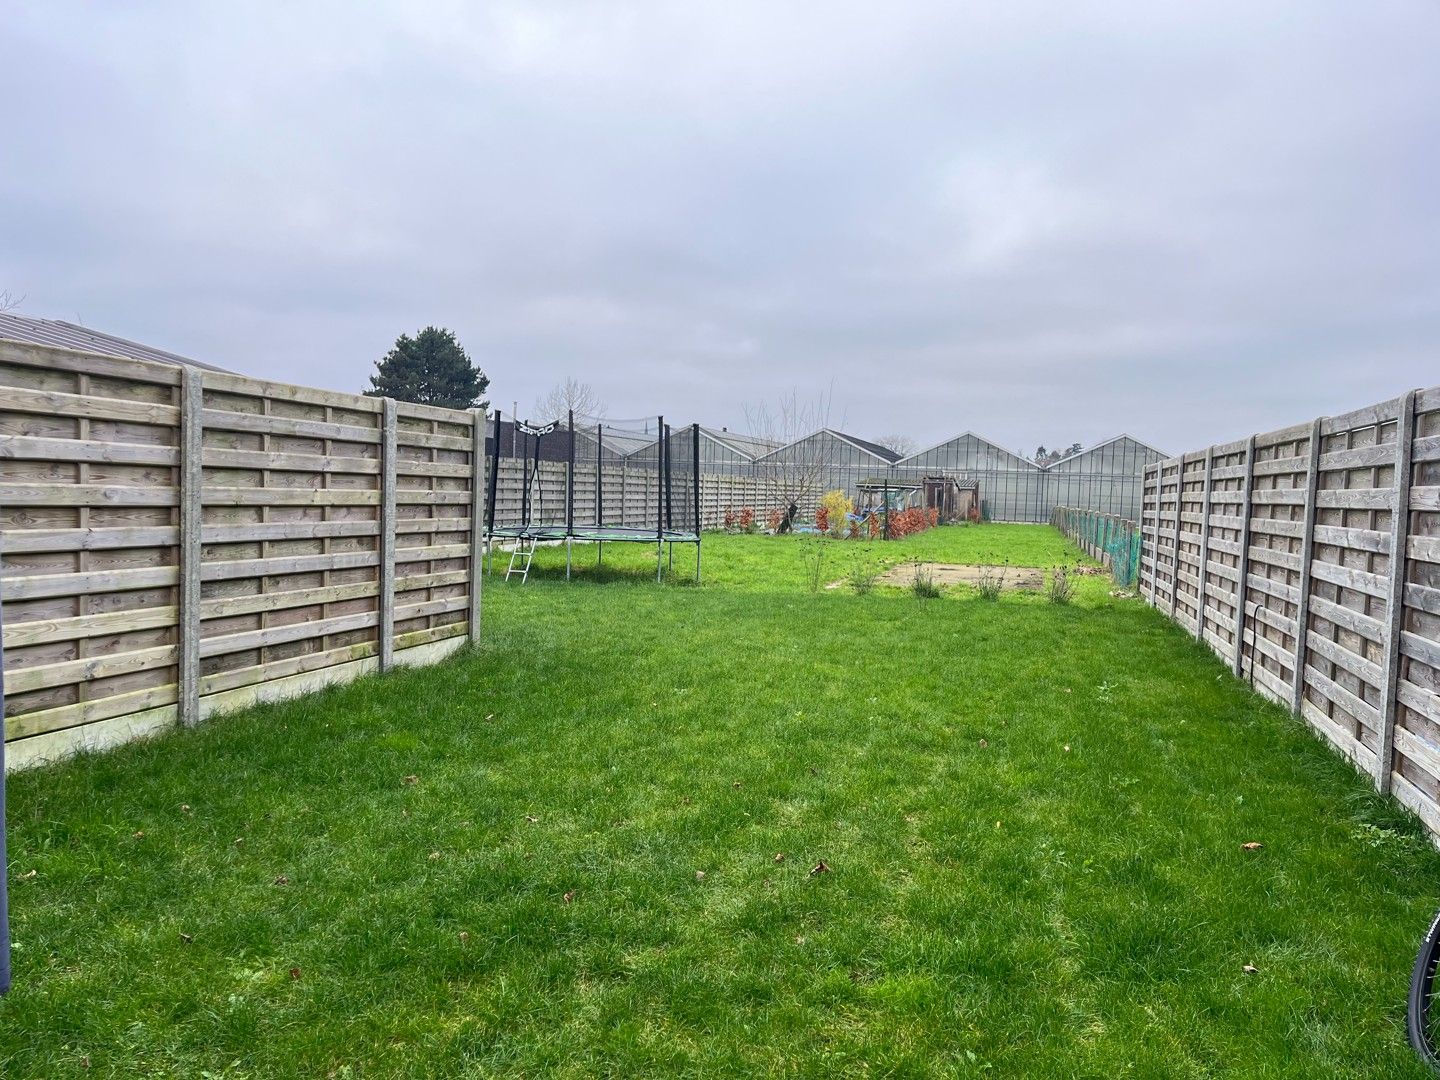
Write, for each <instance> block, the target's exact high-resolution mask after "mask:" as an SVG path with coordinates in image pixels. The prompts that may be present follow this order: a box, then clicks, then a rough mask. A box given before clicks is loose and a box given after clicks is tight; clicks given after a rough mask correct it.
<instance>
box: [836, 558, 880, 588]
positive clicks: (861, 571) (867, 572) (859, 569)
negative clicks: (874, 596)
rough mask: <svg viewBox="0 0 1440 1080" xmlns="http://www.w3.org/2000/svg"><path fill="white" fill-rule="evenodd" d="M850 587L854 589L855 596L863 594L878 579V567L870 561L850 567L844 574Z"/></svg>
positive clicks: (872, 586) (873, 586)
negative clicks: (848, 571)
mask: <svg viewBox="0 0 1440 1080" xmlns="http://www.w3.org/2000/svg"><path fill="white" fill-rule="evenodd" d="M845 580H846V581H847V582H849V584H850V588H852V589H854V590H855V595H856V596H865V595H867V594H868V593H870V592H871V591H872V590H873V589H874V588H875V583H876V582H877V581H879V580H880V568H879V567H878V566H874V565H872V564H870V563H861V564H860V565H859V566H856V567H854V568H852V569H851V571H850V573H848V574H847V575H845Z"/></svg>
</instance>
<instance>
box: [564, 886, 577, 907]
mask: <svg viewBox="0 0 1440 1080" xmlns="http://www.w3.org/2000/svg"><path fill="white" fill-rule="evenodd" d="M563 899H564V901H565V903H567V904H568V903H570V901H572V900H574V899H575V890H574V889H571V890H570V891H569V892H567V893H566V894H565V896H564V897H563Z"/></svg>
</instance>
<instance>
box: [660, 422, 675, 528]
mask: <svg viewBox="0 0 1440 1080" xmlns="http://www.w3.org/2000/svg"><path fill="white" fill-rule="evenodd" d="M662 436H663V437H662V439H661V445H662V446H663V447H664V449H665V531H666V532H672V531H674V528H675V518H674V512H673V511H674V497H673V494H674V488H673V485H672V484H671V476H670V460H671V459H670V428H669V427H666V428H665V430H664V432H663V433H662Z"/></svg>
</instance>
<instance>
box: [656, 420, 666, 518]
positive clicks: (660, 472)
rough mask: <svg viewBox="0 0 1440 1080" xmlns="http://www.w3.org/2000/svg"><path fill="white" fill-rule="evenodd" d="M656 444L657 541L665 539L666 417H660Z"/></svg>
mask: <svg viewBox="0 0 1440 1080" xmlns="http://www.w3.org/2000/svg"><path fill="white" fill-rule="evenodd" d="M659 432H660V434H659V435H657V436H656V438H657V439H658V440H659V441H658V442H657V443H656V445H655V543H656V544H659V543H661V542H662V541H663V540H664V539H665V470H664V468H663V465H664V464H665V417H663V416H662V417H660V424H659Z"/></svg>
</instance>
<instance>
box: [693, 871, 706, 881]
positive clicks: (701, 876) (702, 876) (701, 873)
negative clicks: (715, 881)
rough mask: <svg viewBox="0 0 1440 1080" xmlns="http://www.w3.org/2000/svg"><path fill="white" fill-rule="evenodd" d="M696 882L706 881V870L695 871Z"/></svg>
mask: <svg viewBox="0 0 1440 1080" xmlns="http://www.w3.org/2000/svg"><path fill="white" fill-rule="evenodd" d="M695 880H696V881H704V880H705V871H704V870H696V871H695Z"/></svg>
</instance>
